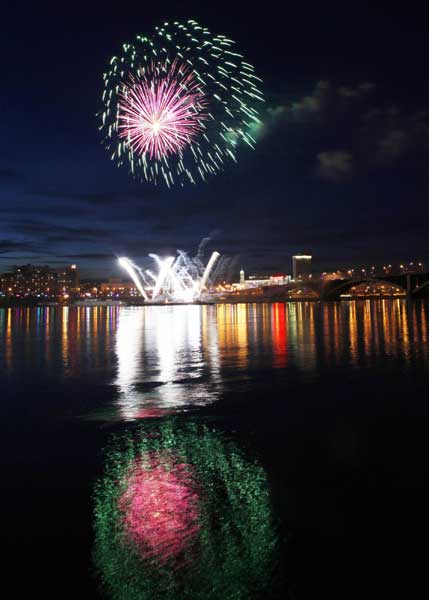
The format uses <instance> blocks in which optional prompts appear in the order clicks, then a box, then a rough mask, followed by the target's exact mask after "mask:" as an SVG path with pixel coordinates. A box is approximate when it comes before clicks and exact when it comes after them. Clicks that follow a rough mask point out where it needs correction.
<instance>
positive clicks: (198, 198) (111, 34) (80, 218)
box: [0, 1, 429, 276]
mask: <svg viewBox="0 0 429 600" xmlns="http://www.w3.org/2000/svg"><path fill="white" fill-rule="evenodd" d="M36 4H37V6H36ZM179 4H180V8H179ZM301 4H302V7H300V6H294V5H293V3H290V4H288V3H270V2H263V3H259V4H258V5H255V6H254V7H253V6H252V5H251V4H250V3H240V2H220V3H219V2H216V3H210V4H208V3H202V2H182V3H177V2H176V3H169V2H165V1H164V2H162V3H152V6H151V5H150V4H148V3H144V2H139V3H136V4H134V3H131V2H123V3H120V2H115V3H110V2H86V3H79V2H75V3H58V2H57V3H55V4H54V3H52V4H50V3H44V2H40V3H33V2H27V3H26V2H24V3H21V4H20V5H19V6H18V8H17V7H15V3H12V2H10V3H9V2H6V3H3V5H2V14H1V25H0V28H1V32H0V33H1V36H0V51H1V53H0V56H1V57H2V59H3V64H2V76H1V86H0V93H1V95H0V117H1V118H0V139H1V146H0V213H1V215H0V216H1V220H0V270H6V269H8V268H10V267H11V266H12V265H13V264H16V263H22V262H39V263H40V262H42V263H48V264H52V265H63V264H66V263H69V262H76V263H78V265H79V268H80V269H81V271H83V272H86V273H87V274H88V275H96V274H100V276H106V275H109V274H111V273H112V274H114V273H115V271H116V269H117V267H116V264H115V260H114V257H115V256H116V255H121V254H127V255H129V256H132V257H133V258H134V259H135V260H136V261H137V262H138V261H141V260H143V257H144V256H145V255H146V254H147V253H148V252H158V253H160V254H164V253H167V252H171V251H174V250H175V249H176V248H182V249H184V250H188V251H191V252H192V251H194V250H196V248H197V246H198V244H199V242H200V240H201V239H202V238H203V237H206V236H211V237H212V241H211V242H210V245H209V249H217V250H219V251H220V252H221V253H223V254H226V255H229V256H232V257H235V260H234V261H233V263H232V264H233V265H235V267H234V268H236V269H237V274H235V275H236V276H238V269H239V267H240V266H243V267H244V268H245V269H246V271H247V272H252V271H253V272H258V271H259V272H262V271H284V272H289V271H290V256H291V254H293V253H294V252H299V251H301V250H305V251H307V250H310V251H312V252H313V254H314V256H315V259H316V264H317V265H318V266H319V267H320V269H326V268H329V267H339V266H348V265H352V266H355V265H359V264H368V263H372V264H380V263H384V262H386V261H388V262H393V261H396V262H400V261H403V260H413V259H415V258H419V259H423V260H425V261H427V262H429V248H428V236H427V234H426V229H427V223H428V216H429V207H428V187H429V186H428V169H427V164H428V157H429V111H428V105H429V88H428V83H427V64H426V62H427V58H426V56H427V35H428V26H427V20H426V19H425V18H424V15H423V13H419V11H418V9H417V6H418V5H417V3H416V4H415V6H413V3H408V4H407V5H406V6H402V10H401V12H399V11H398V12H396V13H395V12H394V9H393V7H392V8H391V12H390V15H389V16H387V17H386V16H385V15H384V14H383V13H382V12H381V9H380V10H379V9H377V8H374V7H372V8H365V7H363V6H362V3H356V4H353V3H344V2H341V3H338V4H337V3H329V2H328V3H320V2H318V3H314V4H312V3H311V2H310V3H309V2H307V3H301ZM404 11H406V12H404ZM172 18H175V19H188V18H194V19H197V20H199V21H200V22H202V23H203V24H204V25H205V26H207V27H208V28H209V29H210V30H211V31H212V33H223V34H225V35H227V36H229V37H232V38H233V39H235V40H236V41H237V43H238V45H239V47H240V50H241V51H242V53H243V54H244V55H245V56H246V57H247V59H248V61H249V62H251V63H253V64H254V65H255V67H256V70H257V74H258V75H259V76H260V77H262V79H263V80H264V85H263V89H264V93H265V97H266V100H267V103H266V110H265V112H264V114H263V120H264V128H263V132H262V135H261V138H260V140H259V143H258V146H257V148H256V150H255V151H254V152H251V151H249V152H247V151H243V153H242V154H241V160H240V163H239V165H238V166H231V165H229V166H228V167H227V168H226V169H225V171H224V172H223V173H222V174H220V175H218V176H216V177H213V178H212V179H210V180H209V182H208V183H206V184H198V185H196V186H188V187H186V188H184V189H179V188H173V189H171V190H168V189H165V188H164V187H162V186H161V187H158V188H155V187H153V186H152V185H149V184H142V183H139V182H136V181H133V180H132V178H131V177H130V176H129V174H128V173H127V170H126V168H121V169H118V168H116V166H115V165H114V163H112V162H111V161H110V159H109V156H108V154H107V153H106V151H105V149H104V148H103V146H102V145H101V138H100V133H99V131H98V129H97V127H98V123H97V118H96V112H97V111H98V110H99V109H100V103H99V102H100V95H101V90H102V79H101V76H102V73H103V71H104V70H105V68H106V65H107V63H108V61H109V59H110V57H111V56H112V55H113V54H115V52H117V50H118V48H119V46H120V45H121V44H122V43H123V42H125V41H131V40H132V39H133V38H134V37H135V35H137V34H139V33H144V32H146V31H150V30H151V29H152V28H153V26H155V25H157V24H159V23H160V22H163V21H164V20H167V19H168V20H171V19H172Z"/></svg>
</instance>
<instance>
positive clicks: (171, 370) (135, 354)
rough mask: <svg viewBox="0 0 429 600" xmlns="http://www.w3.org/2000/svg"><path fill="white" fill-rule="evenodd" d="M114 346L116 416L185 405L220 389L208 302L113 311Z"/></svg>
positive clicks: (200, 402)
mask: <svg viewBox="0 0 429 600" xmlns="http://www.w3.org/2000/svg"><path fill="white" fill-rule="evenodd" d="M115 351H116V356H117V377H116V379H115V381H114V384H115V385H117V386H118V388H119V399H118V406H119V410H120V415H121V418H123V419H126V420H133V419H139V418H146V417H155V416H160V415H163V414H167V413H171V412H175V411H178V410H186V409H189V408H192V407H193V406H201V405H205V404H208V403H211V402H213V401H215V400H216V399H217V398H218V396H219V394H220V393H221V386H220V385H219V383H220V373H219V369H220V366H219V356H218V344H217V333H216V314H215V311H214V310H213V309H212V307H210V306H195V305H194V306H193V305H189V306H162V307H156V306H146V307H128V308H123V309H122V310H121V311H120V313H119V322H118V328H117V331H116V345H115Z"/></svg>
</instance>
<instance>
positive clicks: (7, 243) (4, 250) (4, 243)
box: [0, 240, 34, 254]
mask: <svg viewBox="0 0 429 600" xmlns="http://www.w3.org/2000/svg"><path fill="white" fill-rule="evenodd" d="M33 247H34V246H33V244H32V242H28V241H16V240H0V254H9V253H11V252H21V251H25V252H28V251H31V250H32V249H33Z"/></svg>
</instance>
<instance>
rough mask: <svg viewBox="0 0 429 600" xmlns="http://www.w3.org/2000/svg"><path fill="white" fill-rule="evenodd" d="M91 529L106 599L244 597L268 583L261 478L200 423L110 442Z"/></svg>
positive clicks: (273, 547)
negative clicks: (93, 532)
mask: <svg viewBox="0 0 429 600" xmlns="http://www.w3.org/2000/svg"><path fill="white" fill-rule="evenodd" d="M153 423H155V424H153ZM94 531H95V548H94V559H95V565H96V569H97V572H98V574H99V577H100V581H101V582H102V584H103V590H104V592H107V594H108V596H109V597H112V598H113V599H122V600H145V599H146V598H147V599H149V598H151V599H157V598H159V599H160V600H161V599H171V600H175V599H177V598H181V599H185V598H189V599H190V600H191V599H192V600H198V599H201V600H203V599H206V598H212V599H213V600H215V599H216V600H217V599H218V600H227V599H230V600H250V599H251V598H262V597H265V596H264V595H263V594H264V592H266V591H267V590H269V588H270V586H272V573H273V570H274V566H275V559H276V555H277V548H278V544H277V533H276V529H275V526H274V519H273V516H272V509H271V499H270V494H269V485H268V480H267V477H266V474H265V471H264V469H263V468H262V466H260V465H259V464H258V462H257V460H256V459H255V457H252V458H249V457H247V456H246V454H245V453H244V452H243V451H242V450H241V449H240V448H239V447H238V446H237V445H236V444H235V443H234V442H232V440H230V439H227V438H225V436H223V435H222V434H221V433H220V432H216V431H213V430H209V429H208V428H207V427H205V426H202V425H196V424H194V423H192V422H189V421H187V422H186V423H185V424H180V423H178V422H175V421H174V420H172V419H171V418H167V419H166V420H162V421H156V422H153V421H152V422H148V421H146V425H145V427H144V428H142V427H141V428H140V429H137V431H134V432H132V433H130V432H128V433H126V434H125V435H121V436H117V437H116V438H115V439H114V441H113V442H112V443H111V444H110V447H109V448H108V449H107V452H106V465H105V470H104V473H103V476H102V477H101V478H100V480H99V481H98V483H97V485H96V489H95V511H94Z"/></svg>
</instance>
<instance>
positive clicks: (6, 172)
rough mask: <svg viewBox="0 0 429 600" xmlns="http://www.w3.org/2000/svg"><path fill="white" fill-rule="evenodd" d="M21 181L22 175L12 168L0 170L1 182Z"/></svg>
mask: <svg viewBox="0 0 429 600" xmlns="http://www.w3.org/2000/svg"><path fill="white" fill-rule="evenodd" d="M20 179H21V175H20V173H19V172H18V171H17V170H16V169H13V168H12V167H1V168H0V181H3V182H5V181H6V182H7V181H17V180H20Z"/></svg>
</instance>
